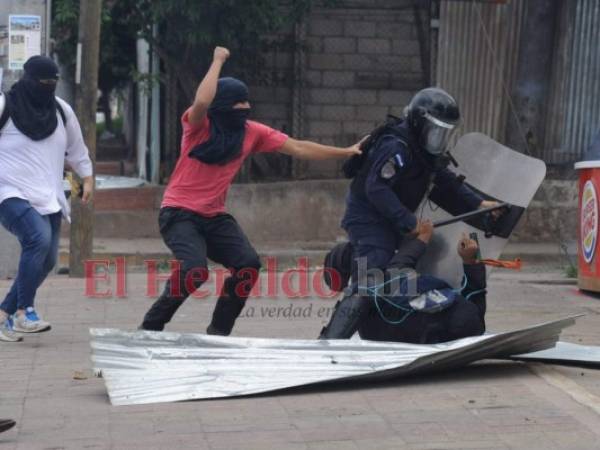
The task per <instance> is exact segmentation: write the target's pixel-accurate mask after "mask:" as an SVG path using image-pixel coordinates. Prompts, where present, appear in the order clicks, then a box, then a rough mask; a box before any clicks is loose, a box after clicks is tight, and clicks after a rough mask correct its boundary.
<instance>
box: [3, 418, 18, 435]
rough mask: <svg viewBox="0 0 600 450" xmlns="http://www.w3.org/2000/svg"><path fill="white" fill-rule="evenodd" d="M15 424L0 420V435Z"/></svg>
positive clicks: (9, 420) (11, 421) (12, 421)
mask: <svg viewBox="0 0 600 450" xmlns="http://www.w3.org/2000/svg"><path fill="white" fill-rule="evenodd" d="M16 424H17V422H15V421H14V420H11V419H0V433H2V432H3V431H6V430H10V429H11V428H12V427H14V426H15V425H16Z"/></svg>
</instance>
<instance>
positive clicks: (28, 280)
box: [0, 198, 62, 314]
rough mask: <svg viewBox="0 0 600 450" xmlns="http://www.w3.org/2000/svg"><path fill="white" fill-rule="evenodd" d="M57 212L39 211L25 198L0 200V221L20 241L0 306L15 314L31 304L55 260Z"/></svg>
mask: <svg viewBox="0 0 600 450" xmlns="http://www.w3.org/2000/svg"><path fill="white" fill-rule="evenodd" d="M61 219H62V214H61V213H60V212H57V213H54V214H48V215H45V216H43V215H41V214H40V213H38V212H37V211H36V210H35V209H34V208H33V207H32V206H31V205H30V204H29V202H28V201H27V200H23V199H20V198H8V199H6V200H4V201H3V202H2V203H0V223H1V224H2V226H4V228H6V229H7V230H8V231H10V232H11V233H12V234H14V235H15V236H16V237H17V239H19V243H20V244H21V259H20V260H19V269H18V272H17V277H16V278H15V281H14V283H13V285H12V286H11V288H10V291H9V292H8V294H7V295H6V298H5V299H4V301H3V302H2V304H0V309H1V310H2V311H4V312H5V313H7V314H14V313H15V312H16V311H17V309H19V310H24V309H27V308H28V307H30V306H33V301H34V299H35V293H36V291H37V289H38V287H40V285H41V284H42V283H43V282H44V280H45V279H46V277H47V276H48V274H49V273H50V271H51V270H52V268H53V267H54V266H55V264H56V259H57V256H58V240H59V238H60V223H61Z"/></svg>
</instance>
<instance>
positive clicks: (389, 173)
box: [380, 157, 396, 180]
mask: <svg viewBox="0 0 600 450" xmlns="http://www.w3.org/2000/svg"><path fill="white" fill-rule="evenodd" d="M380 175H381V178H383V179H384V180H389V179H390V178H392V177H393V176H394V175H396V163H395V161H394V158H393V157H392V158H390V159H388V160H387V161H386V162H385V164H384V165H383V166H381V172H380Z"/></svg>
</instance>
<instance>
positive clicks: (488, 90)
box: [436, 0, 600, 164]
mask: <svg viewBox="0 0 600 450" xmlns="http://www.w3.org/2000/svg"><path fill="white" fill-rule="evenodd" d="M524 10H525V1H524V0H509V1H508V2H507V3H505V4H482V3H480V2H442V4H441V9H440V32H439V44H438V65H437V71H436V76H437V78H436V79H437V84H438V85H439V86H441V87H443V88H445V89H446V90H448V91H449V92H451V93H453V94H454V95H455V96H456V98H457V100H458V101H459V103H460V105H461V109H462V111H463V114H464V122H463V125H462V129H461V132H462V133H466V132H469V131H480V132H483V133H486V134H488V135H490V136H492V137H493V138H494V139H496V140H498V141H500V142H504V138H505V128H506V120H507V117H508V114H514V112H513V111H512V110H511V103H510V98H511V97H510V94H511V92H512V86H513V81H514V76H515V70H516V64H517V57H518V49H519V35H520V29H521V24H522V20H523V14H524ZM599 42H600V0H568V1H565V2H564V3H563V8H562V11H561V13H560V17H559V28H558V31H557V33H556V42H555V49H554V58H553V65H552V67H551V68H549V69H548V70H552V73H553V75H552V81H551V83H552V84H551V89H550V96H549V99H548V110H547V113H548V116H547V119H546V126H545V130H546V131H545V136H544V145H543V149H544V150H543V152H542V154H541V155H538V156H540V157H542V158H543V159H544V161H545V162H546V163H551V164H559V163H571V162H573V161H577V160H579V159H580V158H581V156H582V154H583V152H584V151H585V149H586V148H587V147H588V146H589V145H590V144H591V142H592V139H593V137H594V135H595V133H597V132H598V130H599V129H600V101H599V100H598V99H599V98H600V45H599Z"/></svg>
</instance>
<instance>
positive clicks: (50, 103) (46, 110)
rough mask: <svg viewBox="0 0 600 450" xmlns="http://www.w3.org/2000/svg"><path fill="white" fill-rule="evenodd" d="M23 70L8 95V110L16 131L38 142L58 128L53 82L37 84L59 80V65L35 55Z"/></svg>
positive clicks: (54, 85) (44, 57)
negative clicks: (41, 81) (42, 81)
mask: <svg viewBox="0 0 600 450" xmlns="http://www.w3.org/2000/svg"><path fill="white" fill-rule="evenodd" d="M23 68H24V70H25V73H24V74H23V76H22V77H21V79H20V80H19V81H17V82H16V83H15V84H14V85H13V86H12V88H11V89H10V91H9V92H8V95H7V107H8V111H9V112H10V118H11V119H12V121H13V123H14V124H15V126H16V127H17V129H18V130H19V131H21V133H23V134H24V135H25V136H27V137H29V138H30V139H33V140H34V141H39V140H42V139H45V138H47V137H48V136H50V135H51V134H52V133H54V130H56V127H57V125H58V119H57V117H56V100H55V97H54V91H55V90H56V83H53V84H52V83H51V84H43V83H40V80H56V79H58V66H57V65H56V63H55V62H54V61H53V60H52V59H50V58H48V57H47V56H39V55H38V56H32V57H31V58H29V59H28V60H27V62H26V63H25V65H24V66H23Z"/></svg>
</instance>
